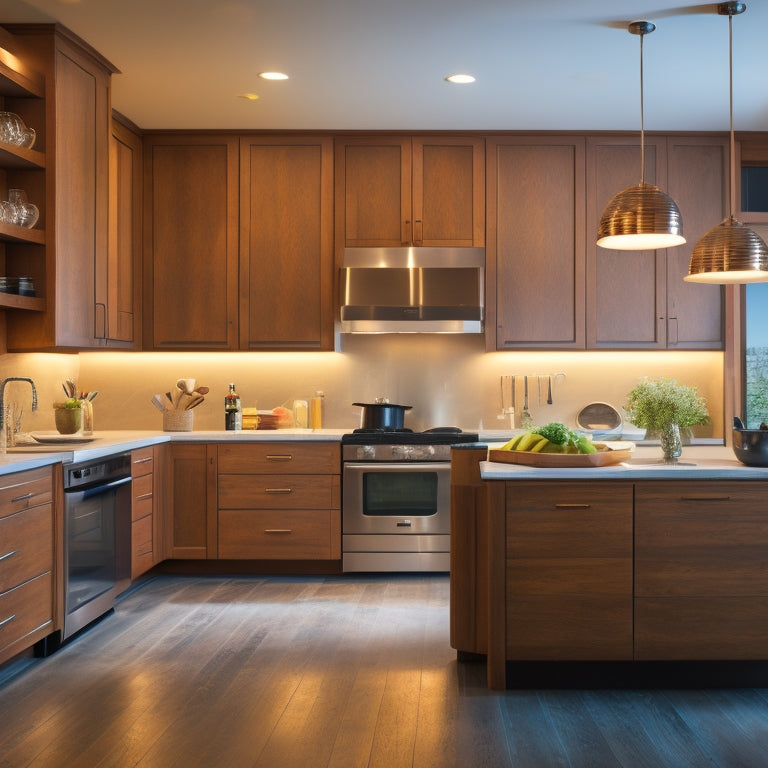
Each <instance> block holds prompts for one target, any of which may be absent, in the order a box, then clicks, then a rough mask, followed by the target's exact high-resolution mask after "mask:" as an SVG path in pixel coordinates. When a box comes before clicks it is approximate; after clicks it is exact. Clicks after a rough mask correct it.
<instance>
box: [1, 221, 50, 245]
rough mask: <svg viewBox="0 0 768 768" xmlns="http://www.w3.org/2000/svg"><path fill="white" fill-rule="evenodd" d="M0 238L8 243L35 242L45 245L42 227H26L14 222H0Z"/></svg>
mask: <svg viewBox="0 0 768 768" xmlns="http://www.w3.org/2000/svg"><path fill="white" fill-rule="evenodd" d="M0 240H4V241H5V242H10V243H35V244H36V245H45V231H44V230H42V229H34V228H32V229H27V228H26V227H19V226H16V225H15V224H6V223H4V222H0Z"/></svg>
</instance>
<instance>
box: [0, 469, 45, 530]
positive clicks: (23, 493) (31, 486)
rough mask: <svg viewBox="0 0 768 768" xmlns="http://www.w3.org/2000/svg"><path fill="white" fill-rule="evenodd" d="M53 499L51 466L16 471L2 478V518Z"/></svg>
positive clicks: (0, 493) (0, 497) (0, 481)
mask: <svg viewBox="0 0 768 768" xmlns="http://www.w3.org/2000/svg"><path fill="white" fill-rule="evenodd" d="M52 501H53V471H52V469H51V468H50V467H41V468H40V469H31V470H29V471H28V472H15V473H14V474H12V475H6V476H5V477H3V478H0V518H2V517H6V516H7V515H13V514H14V513H16V512H19V511H21V510H22V509H29V508H30V507H35V506H37V505H38V504H48V503H50V502H52Z"/></svg>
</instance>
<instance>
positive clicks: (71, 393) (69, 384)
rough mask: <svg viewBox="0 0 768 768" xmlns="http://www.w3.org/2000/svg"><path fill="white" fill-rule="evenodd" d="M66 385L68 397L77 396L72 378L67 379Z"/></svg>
mask: <svg viewBox="0 0 768 768" xmlns="http://www.w3.org/2000/svg"><path fill="white" fill-rule="evenodd" d="M66 385H67V389H66V391H67V395H68V397H77V387H76V386H75V382H74V381H72V379H67V381H66Z"/></svg>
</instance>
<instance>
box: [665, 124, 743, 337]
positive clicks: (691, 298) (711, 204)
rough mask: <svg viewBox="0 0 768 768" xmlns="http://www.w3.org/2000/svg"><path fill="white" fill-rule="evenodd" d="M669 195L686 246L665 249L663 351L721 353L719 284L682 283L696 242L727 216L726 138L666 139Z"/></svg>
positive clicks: (722, 291)
mask: <svg viewBox="0 0 768 768" xmlns="http://www.w3.org/2000/svg"><path fill="white" fill-rule="evenodd" d="M667 153H668V167H669V171H668V178H669V189H668V192H669V194H670V195H672V197H673V198H674V200H675V201H676V202H677V204H678V206H679V207H680V211H681V213H682V215H683V232H684V233H685V239H686V242H685V243H684V244H683V245H681V246H679V247H677V248H669V249H668V250H667V317H668V318H669V319H668V330H667V346H668V347H670V348H676V349H722V348H723V338H724V334H723V303H724V302H723V293H724V288H723V287H722V286H720V285H701V284H697V283H686V282H684V281H683V278H684V277H685V276H686V275H687V274H688V264H689V262H690V259H691V253H692V252H693V249H694V247H695V246H696V243H697V242H698V241H699V239H700V238H701V237H702V236H703V235H704V234H705V233H706V232H707V231H708V230H710V229H711V228H712V227H714V226H716V225H717V224H719V223H720V222H721V221H722V220H723V219H724V218H725V217H726V216H727V215H728V194H729V191H728V190H729V188H730V184H729V181H728V179H729V172H728V161H729V151H728V139H726V138H718V137H696V138H693V137H670V138H669V139H668V150H667Z"/></svg>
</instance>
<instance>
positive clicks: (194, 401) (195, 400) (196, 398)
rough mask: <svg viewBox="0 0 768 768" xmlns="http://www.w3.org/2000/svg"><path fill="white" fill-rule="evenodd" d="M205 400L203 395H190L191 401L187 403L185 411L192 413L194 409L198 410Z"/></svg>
mask: <svg viewBox="0 0 768 768" xmlns="http://www.w3.org/2000/svg"><path fill="white" fill-rule="evenodd" d="M203 400H205V398H204V397H203V396H202V395H190V396H189V400H187V402H186V403H185V405H184V406H183V407H184V410H185V411H191V410H192V409H193V408H197V406H198V405H200V403H202V402H203Z"/></svg>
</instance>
